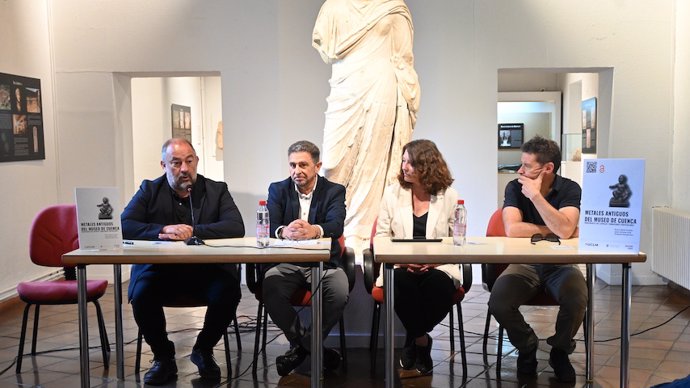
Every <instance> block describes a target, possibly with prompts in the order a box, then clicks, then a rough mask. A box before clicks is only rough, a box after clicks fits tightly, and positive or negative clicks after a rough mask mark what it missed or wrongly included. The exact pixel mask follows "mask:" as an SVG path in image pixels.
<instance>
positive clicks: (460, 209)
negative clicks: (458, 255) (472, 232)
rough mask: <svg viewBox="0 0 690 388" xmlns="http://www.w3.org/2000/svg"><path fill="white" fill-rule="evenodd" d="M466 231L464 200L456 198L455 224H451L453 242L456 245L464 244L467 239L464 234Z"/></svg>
mask: <svg viewBox="0 0 690 388" xmlns="http://www.w3.org/2000/svg"><path fill="white" fill-rule="evenodd" d="M466 233H467V209H466V208H465V200H464V199H458V204H457V205H456V206H455V224H453V244H454V245H458V246H463V245H465V242H466V241H467V240H466V238H465V234H466Z"/></svg>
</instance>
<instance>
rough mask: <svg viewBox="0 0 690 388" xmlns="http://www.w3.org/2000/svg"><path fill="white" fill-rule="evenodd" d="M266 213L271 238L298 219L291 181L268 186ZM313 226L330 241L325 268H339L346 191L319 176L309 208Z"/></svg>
mask: <svg viewBox="0 0 690 388" xmlns="http://www.w3.org/2000/svg"><path fill="white" fill-rule="evenodd" d="M268 212H269V215H270V218H271V237H274V236H275V233H276V229H278V228H279V227H280V226H286V225H287V224H289V223H290V222H292V221H294V220H296V219H299V218H300V217H299V216H300V211H299V197H298V195H297V191H295V184H294V182H293V181H292V179H291V178H287V179H285V180H283V181H280V182H274V183H271V185H270V186H269V187H268ZM308 222H309V223H310V224H312V225H320V226H321V228H322V229H323V237H330V238H331V240H332V241H331V260H330V262H329V263H326V267H331V268H333V267H335V266H339V265H340V251H341V249H340V244H339V243H338V238H340V236H342V234H343V227H344V224H345V187H344V186H343V185H340V184H337V183H333V182H331V181H329V180H328V179H326V178H324V177H322V176H319V177H318V181H317V182H316V190H315V191H314V195H313V197H312V200H311V207H310V208H309V220H308Z"/></svg>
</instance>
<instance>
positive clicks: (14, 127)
mask: <svg viewBox="0 0 690 388" xmlns="http://www.w3.org/2000/svg"><path fill="white" fill-rule="evenodd" d="M41 111H42V104H41V80H40V79H38V78H29V77H24V76H20V75H14V74H5V73H0V162H17V161H23V160H42V159H45V158H46V157H45V144H44V139H43V113H41Z"/></svg>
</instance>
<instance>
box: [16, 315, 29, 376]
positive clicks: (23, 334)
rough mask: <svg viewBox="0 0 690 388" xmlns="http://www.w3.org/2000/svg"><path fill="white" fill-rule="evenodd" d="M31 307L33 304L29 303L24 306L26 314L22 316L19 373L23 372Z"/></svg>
mask: <svg viewBox="0 0 690 388" xmlns="http://www.w3.org/2000/svg"><path fill="white" fill-rule="evenodd" d="M30 308H31V304H27V305H26V307H24V315H23V317H22V334H21V335H20V336H19V350H18V351H17V368H16V373H17V374H19V373H21V371H22V358H23V357H24V341H25V340H26V324H27V321H28V320H29V309H30Z"/></svg>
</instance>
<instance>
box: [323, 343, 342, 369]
mask: <svg viewBox="0 0 690 388" xmlns="http://www.w3.org/2000/svg"><path fill="white" fill-rule="evenodd" d="M342 360H343V357H342V356H341V355H340V353H339V352H338V351H337V350H335V349H329V348H323V368H324V369H325V370H336V369H338V366H340V361H342Z"/></svg>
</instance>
